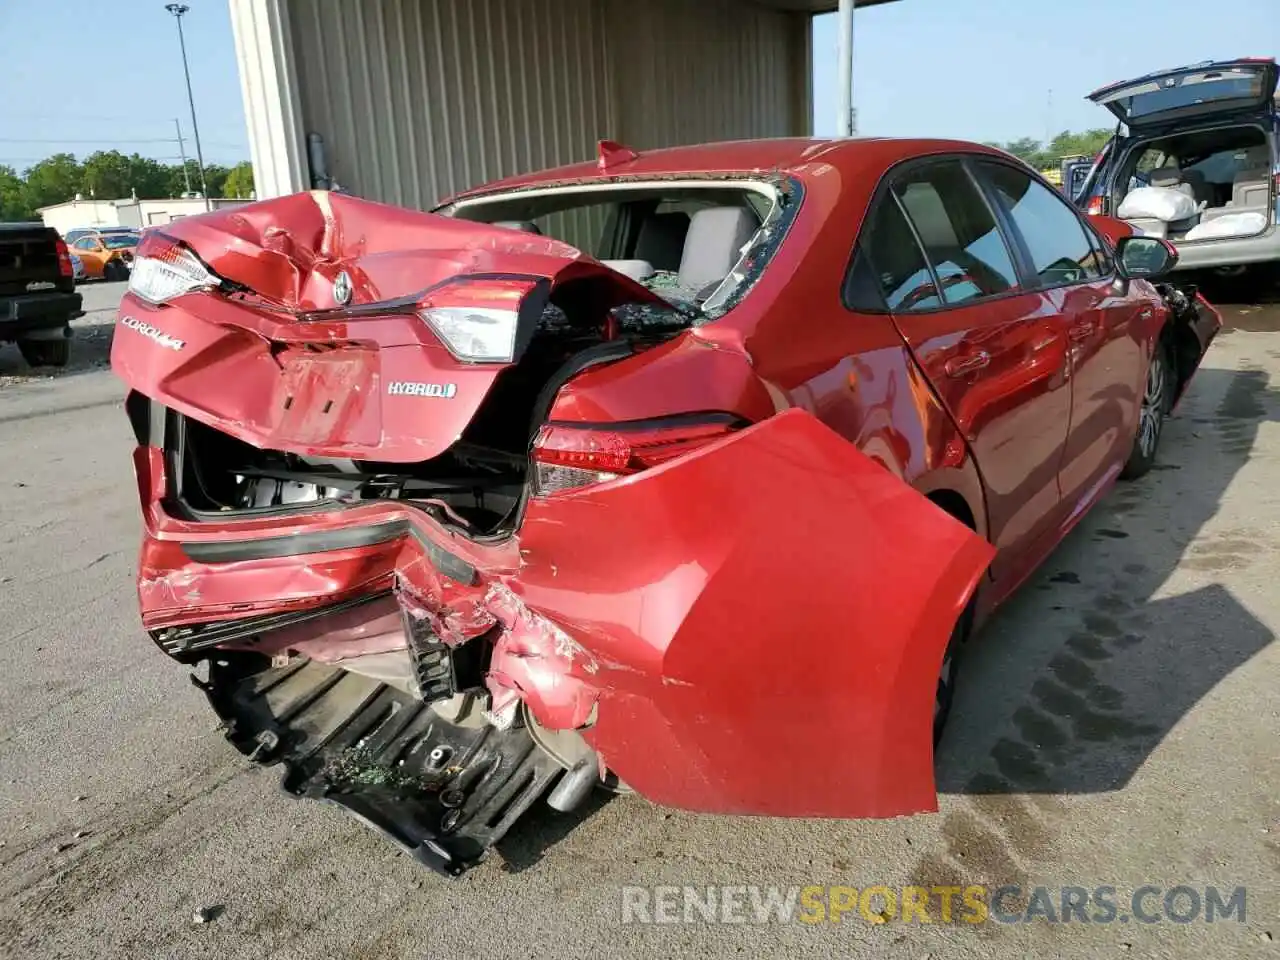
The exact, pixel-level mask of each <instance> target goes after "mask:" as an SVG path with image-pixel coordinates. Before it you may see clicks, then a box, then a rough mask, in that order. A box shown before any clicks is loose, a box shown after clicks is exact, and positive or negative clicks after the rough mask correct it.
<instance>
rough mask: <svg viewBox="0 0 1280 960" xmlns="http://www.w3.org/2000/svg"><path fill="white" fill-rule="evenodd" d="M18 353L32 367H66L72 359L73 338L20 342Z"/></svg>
mask: <svg viewBox="0 0 1280 960" xmlns="http://www.w3.org/2000/svg"><path fill="white" fill-rule="evenodd" d="M18 352H20V353H21V354H22V359H23V360H25V361H27V365H28V366H31V367H65V366H66V365H67V361H68V360H70V359H71V338H70V337H64V338H62V339H60V340H19V341H18Z"/></svg>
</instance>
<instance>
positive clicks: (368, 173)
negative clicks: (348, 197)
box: [291, 0, 612, 207]
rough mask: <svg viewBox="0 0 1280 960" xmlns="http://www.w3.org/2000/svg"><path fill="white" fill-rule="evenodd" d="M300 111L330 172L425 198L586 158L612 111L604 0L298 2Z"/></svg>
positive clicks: (382, 195) (353, 182)
mask: <svg viewBox="0 0 1280 960" xmlns="http://www.w3.org/2000/svg"><path fill="white" fill-rule="evenodd" d="M291 18H292V21H293V35H294V44H295V47H296V48H297V50H298V67H297V69H298V75H299V88H300V91H301V101H302V114H303V119H304V124H305V126H306V129H307V131H308V132H311V131H317V132H319V133H321V134H322V135H323V136H324V138H325V144H326V149H327V153H328V157H329V172H330V174H331V175H332V176H333V177H335V178H336V179H337V181H338V182H339V183H340V184H342V185H344V186H349V187H350V188H351V189H353V190H355V191H356V192H358V193H360V194H362V195H364V196H368V197H373V198H377V199H380V200H384V201H387V202H390V203H399V204H404V205H406V206H414V207H426V206H430V205H431V204H432V203H434V202H435V201H436V200H437V199H438V198H440V197H442V196H445V195H447V194H450V193H453V192H455V191H456V190H460V189H462V188H464V187H467V186H471V185H473V184H475V183H482V182H484V181H486V180H491V179H494V178H496V177H501V176H506V175H509V174H512V173H517V172H520V171H523V170H530V169H537V168H539V167H546V166H553V165H556V164H561V163H569V162H571V161H574V160H579V159H582V158H583V157H584V156H587V155H589V153H590V151H591V149H592V147H593V145H594V142H595V139H596V137H597V136H598V134H599V132H600V131H601V130H607V129H608V128H609V127H610V126H611V124H612V118H611V116H610V113H609V97H608V92H607V86H606V84H604V83H603V82H602V79H603V77H604V74H605V61H604V51H603V49H602V46H601V44H600V42H599V40H600V37H601V36H602V30H603V24H602V17H601V11H600V8H599V5H598V3H596V2H594V0H515V2H512V0H385V2H382V3H361V4H354V3H343V4H336V3H331V2H325V0H295V2H293V3H292V5H291Z"/></svg>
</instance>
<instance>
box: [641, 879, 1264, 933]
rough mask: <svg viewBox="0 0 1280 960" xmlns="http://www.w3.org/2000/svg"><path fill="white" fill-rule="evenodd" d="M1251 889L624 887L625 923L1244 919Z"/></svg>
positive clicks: (975, 922) (1180, 920)
mask: <svg viewBox="0 0 1280 960" xmlns="http://www.w3.org/2000/svg"><path fill="white" fill-rule="evenodd" d="M1246 899H1247V896H1246V890H1245V888H1244V887H1232V888H1229V889H1228V888H1219V887H1213V886H1201V887H1196V886H1188V885H1177V886H1171V887H1161V886H1155V885H1151V884H1143V885H1141V886H1137V887H1133V888H1131V889H1129V890H1122V889H1120V888H1117V887H1115V886H1110V885H1105V884H1104V885H1100V886H1094V887H1083V886H1074V885H1073V886H1062V887H1049V886H1036V887H1023V886H1018V885H1013V884H1010V885H1006V886H999V887H988V886H977V885H975V886H965V887H960V886H954V887H952V886H935V887H919V886H899V887H890V886H885V885H874V886H869V887H861V888H859V887H849V886H841V885H834V886H833V885H827V886H819V885H810V886H803V887H800V886H794V887H767V886H766V887H760V886H700V887H694V886H686V887H677V886H655V887H639V886H635V887H623V888H622V922H623V923H626V924H681V923H700V924H708V923H712V924H714V923H755V924H768V923H775V924H782V923H797V922H798V923H806V924H822V923H844V922H865V923H873V924H878V923H889V922H891V921H896V922H898V923H944V924H945V923H967V924H981V923H993V922H994V923H1007V924H1013V923H1088V924H1108V923H1147V924H1151V923H1197V922H1199V923H1221V922H1226V921H1233V922H1235V923H1244V922H1245V918H1246Z"/></svg>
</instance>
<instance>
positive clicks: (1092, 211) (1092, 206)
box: [1085, 197, 1103, 217]
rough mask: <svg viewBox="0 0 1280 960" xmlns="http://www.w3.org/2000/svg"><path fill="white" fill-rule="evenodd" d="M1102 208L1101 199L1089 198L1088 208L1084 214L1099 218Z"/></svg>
mask: <svg viewBox="0 0 1280 960" xmlns="http://www.w3.org/2000/svg"><path fill="white" fill-rule="evenodd" d="M1102 207H1103V203H1102V198H1101V197H1090V198H1089V206H1088V207H1087V208H1086V209H1085V213H1087V214H1089V216H1091V217H1100V216H1102Z"/></svg>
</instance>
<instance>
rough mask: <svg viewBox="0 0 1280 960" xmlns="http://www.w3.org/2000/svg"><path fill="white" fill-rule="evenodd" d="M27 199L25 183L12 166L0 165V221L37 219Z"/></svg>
mask: <svg viewBox="0 0 1280 960" xmlns="http://www.w3.org/2000/svg"><path fill="white" fill-rule="evenodd" d="M38 219H40V218H39V216H38V215H37V214H36V211H35V208H34V207H32V206H31V204H30V202H29V201H28V200H27V185H26V184H25V183H24V182H23V180H22V178H21V177H20V176H18V171H16V170H14V169H13V167H6V166H3V165H0V221H24V220H38Z"/></svg>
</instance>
